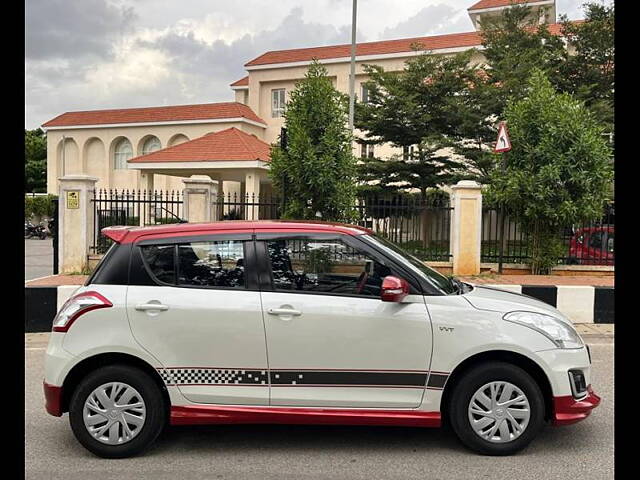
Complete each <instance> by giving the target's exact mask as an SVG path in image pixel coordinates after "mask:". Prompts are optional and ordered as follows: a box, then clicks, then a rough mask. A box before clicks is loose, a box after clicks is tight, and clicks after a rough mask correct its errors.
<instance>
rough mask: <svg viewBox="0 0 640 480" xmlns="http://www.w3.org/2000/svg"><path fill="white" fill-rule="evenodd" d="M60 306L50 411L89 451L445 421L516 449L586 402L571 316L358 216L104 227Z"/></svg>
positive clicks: (499, 450) (583, 350)
mask: <svg viewBox="0 0 640 480" xmlns="http://www.w3.org/2000/svg"><path fill="white" fill-rule="evenodd" d="M103 232H104V233H105V235H107V236H108V237H109V238H111V239H112V240H113V241H114V244H113V246H112V247H111V249H110V250H109V251H108V253H107V254H106V255H105V257H104V258H103V260H102V261H101V263H100V265H99V266H98V267H97V269H96V270H95V272H94V273H93V275H92V276H91V277H90V278H89V280H88V281H87V283H86V284H85V286H83V287H81V288H80V289H79V290H78V291H77V292H76V293H75V294H74V296H73V297H72V298H70V299H69V300H68V301H67V302H66V303H65V304H64V306H63V307H62V308H61V309H60V311H59V312H58V314H57V316H56V317H55V319H54V321H53V332H52V334H51V340H50V341H49V346H48V349H47V354H46V368H45V379H44V392H45V398H46V409H47V411H48V412H49V413H50V414H52V415H55V416H61V415H62V414H63V413H64V412H67V411H68V412H69V419H70V423H71V428H72V429H73V432H74V434H75V435H76V437H77V439H78V440H79V441H80V443H82V445H84V446H85V447H86V448H87V449H88V450H90V451H91V452H93V453H95V454H97V455H100V456H103V457H112V458H113V457H126V456H129V455H133V454H135V453H137V452H139V451H141V450H142V449H143V448H145V447H147V446H149V445H150V444H151V443H152V442H153V441H154V440H155V439H156V437H157V436H158V435H159V434H160V432H161V431H162V429H163V427H164V426H165V425H166V424H167V423H169V424H171V425H194V424H223V423H226V424H232V423H290V424H340V425H401V426H412V427H438V426H440V424H441V422H442V421H447V422H449V423H450V425H451V426H452V428H453V430H454V431H455V432H456V434H457V435H458V437H459V438H460V440H461V441H462V442H463V443H464V444H465V445H467V446H468V447H470V448H471V449H473V450H475V451H477V452H480V453H483V454H490V455H505V454H511V453H514V452H516V451H518V450H520V449H522V448H524V447H525V446H526V445H527V444H528V443H529V442H530V441H531V440H532V439H533V438H534V437H535V436H536V434H537V433H538V432H539V431H540V429H541V427H542V426H543V424H544V423H545V421H551V422H552V423H554V424H570V423H574V422H577V421H579V420H582V419H584V418H586V417H587V416H588V415H589V413H590V412H591V410H592V409H593V408H594V407H596V406H597V405H598V404H599V402H600V399H599V398H598V396H597V395H595V394H594V393H593V391H592V389H591V385H590V364H591V359H590V354H589V350H588V348H587V347H586V346H585V344H584V342H583V341H582V339H581V338H580V336H579V335H578V334H577V333H576V331H575V329H574V328H573V326H572V324H571V322H570V321H569V320H568V319H567V318H566V317H565V316H563V315H562V314H561V313H560V312H559V311H558V310H556V309H555V308H553V307H551V306H549V305H547V304H545V303H542V302H540V301H538V300H536V299H533V298H531V297H527V296H524V295H518V294H515V293H510V292H506V291H501V290H497V289H492V288H486V287H478V286H471V285H468V284H465V283H461V282H459V281H457V280H456V279H454V278H447V277H445V276H443V275H441V274H439V273H438V272H436V271H434V270H432V269H431V268H429V267H427V266H425V265H424V264H423V263H422V262H421V261H419V260H418V259H416V258H415V257H413V256H411V255H409V254H407V253H405V252H403V251H402V250H400V249H399V248H397V247H396V246H394V245H393V244H391V243H389V242H387V241H386V240H384V239H382V238H379V237H376V236H375V235H374V234H373V233H372V232H370V231H369V230H366V229H362V228H359V227H354V226H349V225H342V224H329V223H313V222H309V223H303V222H266V221H265V222H231V221H228V222H220V223H208V224H178V225H169V226H157V227H111V228H107V229H104V230H103Z"/></svg>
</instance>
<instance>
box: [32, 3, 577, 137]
mask: <svg viewBox="0 0 640 480" xmlns="http://www.w3.org/2000/svg"><path fill="white" fill-rule="evenodd" d="M472 3H473V0H451V1H446V2H444V0H403V1H402V2H394V0H367V1H366V2H364V1H361V2H359V4H358V35H357V37H358V41H368V40H377V39H381V38H384V39H388V38H403V37H404V38H407V37H415V36H422V35H429V34H438V33H453V32H456V31H468V30H471V29H472V26H471V22H470V20H469V19H468V16H467V12H466V8H468V6H469V5H471V4H472ZM581 4H582V2H581V1H579V0H558V10H559V11H560V12H564V11H568V12H571V13H572V14H575V12H580V14H579V15H578V16H582V14H581V8H580V5H581ZM391 6H392V7H393V8H391ZM25 8H26V12H25V13H26V17H25V29H26V32H25V42H26V54H25V57H26V58H25V80H26V81H25V117H26V123H25V127H26V128H35V127H37V126H38V125H41V124H42V123H44V122H46V121H47V120H49V119H51V118H53V117H55V116H56V115H59V114H60V113H63V112H66V111H71V110H90V109H100V108H126V107H140V106H153V105H171V104H185V103H200V102H216V101H229V100H231V99H233V98H234V95H233V92H232V91H231V90H230V88H229V83H231V82H233V81H235V80H237V79H239V78H241V77H242V76H244V75H246V72H245V70H244V67H243V65H244V64H245V63H246V62H248V61H249V60H251V59H253V58H255V57H257V56H258V55H261V54H262V53H264V52H266V51H269V50H279V49H289V48H298V47H309V46H318V45H331V44H342V43H348V42H349V41H350V38H351V26H350V22H351V2H349V1H348V0H314V1H313V2H311V1H304V0H278V2H266V1H264V0H243V1H242V2H222V1H212V0H188V1H182V2H179V1H171V2H158V1H157V0H27V1H26V2H25Z"/></svg>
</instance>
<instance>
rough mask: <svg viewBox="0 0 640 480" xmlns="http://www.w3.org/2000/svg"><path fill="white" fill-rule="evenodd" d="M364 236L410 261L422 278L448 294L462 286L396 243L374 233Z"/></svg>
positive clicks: (457, 291) (455, 291)
mask: <svg viewBox="0 0 640 480" xmlns="http://www.w3.org/2000/svg"><path fill="white" fill-rule="evenodd" d="M364 236H365V237H369V238H371V239H372V240H373V241H374V242H375V243H376V244H377V245H379V246H381V247H382V248H384V249H385V250H386V251H387V252H389V253H391V254H393V255H394V256H396V257H401V258H402V259H404V260H406V261H407V262H409V264H410V265H411V266H412V267H413V270H414V271H416V273H418V274H420V276H421V277H422V278H424V279H425V280H426V281H427V282H429V283H430V284H431V285H433V286H434V287H435V288H437V289H438V290H441V291H442V292H444V293H446V294H453V293H459V291H460V287H459V285H457V284H456V281H452V277H451V278H450V277H447V276H445V275H443V274H441V273H440V272H438V271H436V270H434V269H433V268H431V267H428V266H427V265H425V264H424V262H422V261H421V260H420V259H419V258H417V257H416V256H414V255H411V254H410V253H409V252H407V251H405V250H403V249H402V248H400V247H398V246H397V245H395V244H394V243H392V242H390V241H389V240H387V239H385V238H383V237H381V236H379V235H376V234H373V235H364Z"/></svg>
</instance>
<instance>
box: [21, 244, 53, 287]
mask: <svg viewBox="0 0 640 480" xmlns="http://www.w3.org/2000/svg"><path fill="white" fill-rule="evenodd" d="M52 274H53V240H51V239H50V238H47V239H46V240H39V239H28V240H27V239H25V241H24V279H25V281H26V280H31V279H33V278H40V277H44V276H45V275H52Z"/></svg>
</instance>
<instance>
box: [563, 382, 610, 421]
mask: <svg viewBox="0 0 640 480" xmlns="http://www.w3.org/2000/svg"><path fill="white" fill-rule="evenodd" d="M598 405H600V397H599V396H598V395H596V394H595V393H594V391H593V389H592V388H591V385H589V386H588V387H587V396H586V397H585V398H583V399H582V400H576V399H575V398H573V396H572V395H567V396H564V397H554V398H553V424H554V425H571V424H572V423H576V422H579V421H580V420H584V419H585V418H587V417H588V416H589V415H590V414H591V410H593V409H594V408H596V407H597V406H598Z"/></svg>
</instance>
